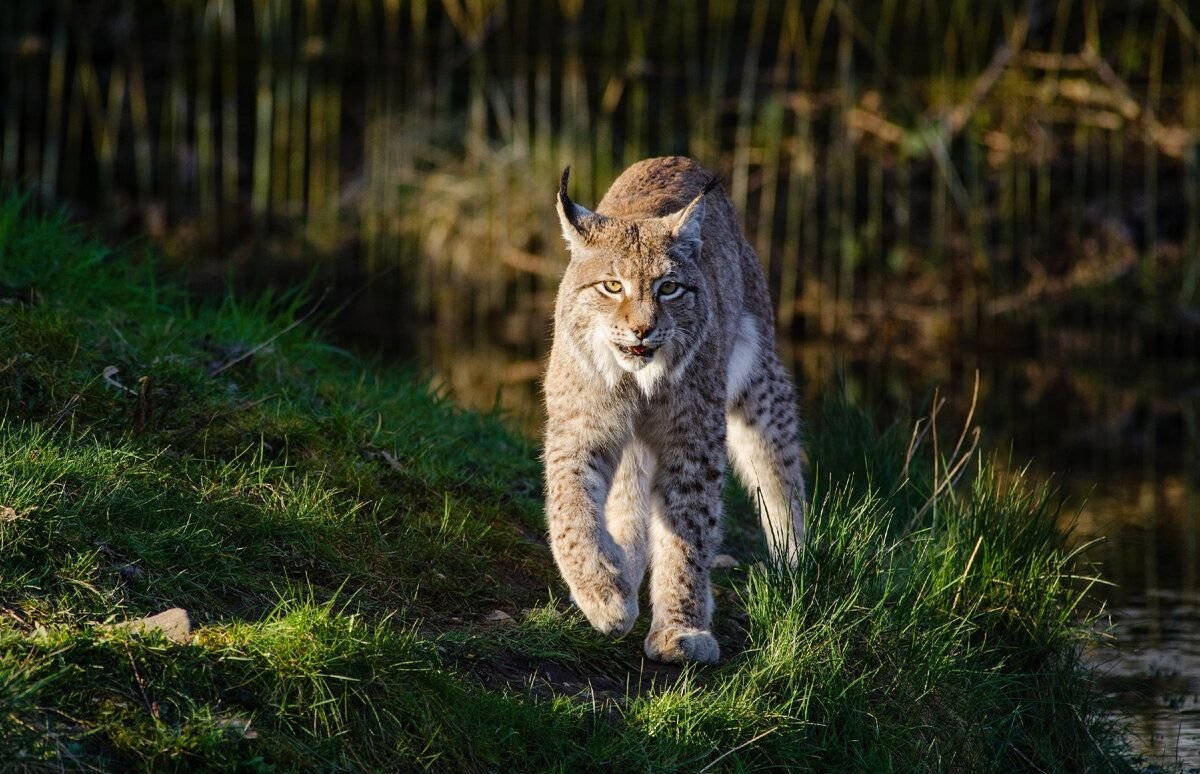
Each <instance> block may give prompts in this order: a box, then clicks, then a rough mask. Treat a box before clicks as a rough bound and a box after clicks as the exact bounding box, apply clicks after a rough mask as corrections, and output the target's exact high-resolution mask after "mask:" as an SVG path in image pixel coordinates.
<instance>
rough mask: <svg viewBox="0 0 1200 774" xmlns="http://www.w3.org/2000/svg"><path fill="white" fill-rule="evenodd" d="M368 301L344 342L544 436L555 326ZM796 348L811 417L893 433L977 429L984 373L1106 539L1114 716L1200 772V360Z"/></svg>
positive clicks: (1084, 521)
mask: <svg viewBox="0 0 1200 774" xmlns="http://www.w3.org/2000/svg"><path fill="white" fill-rule="evenodd" d="M364 295H365V296H366V298H364V299H363V300H362V302H361V303H359V304H355V305H353V306H352V307H350V308H348V309H347V311H346V313H345V316H344V317H343V318H341V321H340V323H338V325H337V327H336V330H335V333H336V335H338V336H339V337H340V339H341V340H342V341H344V342H347V343H348V344H350V345H352V346H356V347H358V348H362V347H364V346H365V347H367V348H368V349H371V350H374V351H376V352H378V353H380V354H382V355H383V356H384V357H385V359H387V360H389V361H393V362H408V363H415V364H416V365H418V367H419V368H421V369H422V371H423V372H424V373H425V374H427V375H429V376H431V377H432V378H433V380H434V383H435V384H436V385H438V386H439V387H440V388H442V389H445V390H447V391H448V392H449V394H450V395H452V396H453V398H454V399H455V400H456V401H457V402H459V403H461V404H462V405H464V406H467V407H471V408H475V409H480V410H491V409H493V408H496V407H497V406H498V407H499V408H500V409H501V410H502V411H503V412H504V416H505V418H506V421H507V422H509V423H510V424H511V425H512V426H513V427H515V428H516V429H518V430H519V431H521V432H525V433H527V434H530V435H532V436H535V437H536V436H538V435H539V434H540V432H541V422H542V412H541V406H540V397H539V396H540V377H541V374H542V367H543V362H544V358H545V356H546V354H547V352H548V345H549V340H550V339H549V330H550V329H549V321H548V318H547V316H546V315H535V316H532V317H519V316H513V317H510V318H508V319H507V320H504V321H502V322H501V323H499V324H496V325H490V326H486V327H481V328H479V329H472V328H471V327H469V326H460V327H450V328H446V327H436V326H424V327H416V328H414V327H412V326H411V325H408V324H406V323H405V321H404V320H403V318H402V317H401V316H398V315H397V314H396V313H395V312H393V311H389V307H388V305H387V301H386V294H383V296H384V297H383V298H381V299H372V298H371V294H370V293H366V294H364ZM781 350H782V352H783V355H784V359H785V360H786V361H787V362H788V364H789V366H790V368H791V369H792V371H793V373H794V374H795V376H796V380H797V384H798V387H799V390H800V393H801V398H800V400H801V405H802V408H803V407H805V406H807V407H815V406H817V405H819V403H820V401H821V400H822V399H823V396H825V394H826V393H828V392H830V391H834V390H841V391H844V392H846V393H847V394H848V395H850V396H851V397H852V398H853V399H854V400H855V401H856V402H858V403H860V404H861V405H864V406H868V407H870V409H871V410H872V412H873V414H874V415H875V416H876V417H877V418H878V419H879V420H880V421H882V422H888V421H890V418H892V417H896V416H912V415H914V414H915V413H916V412H918V411H920V410H921V409H922V408H923V407H925V406H928V405H929V402H930V399H931V397H932V393H933V390H934V388H935V387H937V388H938V390H939V394H940V395H942V396H944V397H946V398H947V405H946V408H945V409H944V410H943V413H942V414H941V415H940V416H941V418H942V421H946V422H953V421H954V420H955V419H957V421H962V419H963V417H964V415H965V413H966V411H967V409H968V406H969V402H970V397H971V391H972V385H973V381H974V374H975V371H976V369H978V370H979V373H980V391H979V402H978V406H977V410H976V424H978V425H979V426H980V427H982V428H983V431H984V445H985V446H986V447H988V448H990V449H993V450H1001V451H1007V450H1010V449H1011V459H1012V464H1013V465H1014V466H1022V465H1024V464H1026V462H1028V464H1029V471H1030V473H1031V474H1032V475H1033V477H1034V478H1035V479H1040V480H1050V481H1052V482H1053V483H1054V484H1056V485H1057V486H1058V487H1059V488H1060V490H1061V491H1062V493H1063V494H1064V495H1065V496H1066V497H1067V500H1068V503H1069V504H1070V506H1071V507H1068V508H1066V509H1065V511H1064V513H1065V518H1066V519H1067V520H1066V521H1064V524H1063V528H1064V530H1068V529H1069V530H1071V541H1072V543H1074V544H1075V545H1080V544H1083V543H1088V542H1092V541H1098V542H1096V543H1095V545H1093V546H1092V547H1091V548H1089V549H1088V550H1087V553H1086V554H1085V556H1086V557H1087V558H1088V559H1089V560H1090V561H1092V562H1094V563H1095V565H1096V567H1097V569H1098V570H1099V572H1100V573H1101V575H1102V576H1103V578H1104V579H1105V580H1106V581H1107V582H1109V583H1111V584H1112V585H1100V586H1097V587H1096V589H1095V593H1094V604H1095V605H1097V606H1102V608H1103V611H1104V612H1103V615H1102V616H1101V632H1102V633H1103V635H1104V636H1103V638H1102V640H1101V641H1100V642H1099V643H1098V644H1097V645H1096V646H1094V647H1092V648H1091V649H1089V652H1088V653H1087V657H1088V658H1089V660H1091V661H1092V662H1093V663H1095V664H1096V665H1097V666H1098V667H1099V670H1100V674H1101V676H1102V677H1101V686H1102V688H1103V689H1104V690H1105V692H1106V693H1107V694H1109V695H1110V696H1111V698H1112V712H1113V713H1114V714H1116V715H1122V716H1125V717H1127V718H1128V719H1129V720H1130V723H1129V725H1130V728H1131V730H1132V733H1133V735H1134V736H1133V738H1132V740H1131V741H1132V743H1133V746H1134V748H1135V749H1136V750H1138V751H1139V752H1140V753H1142V754H1143V755H1145V756H1147V757H1148V758H1149V759H1151V760H1165V761H1170V760H1173V759H1176V758H1178V759H1180V760H1182V761H1184V763H1185V765H1191V766H1200V464H1198V460H1200V422H1198V420H1200V388H1198V385H1200V363H1198V362H1196V361H1195V360H1193V361H1190V362H1189V361H1187V360H1180V359H1177V358H1162V359H1157V358H1153V357H1134V356H1128V357H1123V358H1114V357H1112V356H1111V355H1109V356H1102V353H1101V351H1097V350H1089V349H1086V348H1085V349H1080V348H1078V347H1072V348H1069V349H1066V348H1060V349H1058V350H1043V351H1036V352H1030V353H1027V354H1025V355H1023V356H1017V355H1014V354H1012V353H1011V352H1009V353H997V352H988V351H980V350H978V349H975V350H968V349H965V348H962V347H948V348H944V349H942V350H940V351H935V352H916V351H912V350H904V349H902V348H901V349H897V350H894V351H892V352H887V351H878V350H874V349H872V348H870V347H866V346H863V345H855V344H849V343H845V342H842V343H836V342H829V341H820V342H805V341H802V340H791V341H788V340H784V341H782V342H781ZM807 413H808V414H810V415H813V414H815V413H816V412H814V411H812V410H810V411H808V412H807ZM954 429H955V430H956V429H957V428H954Z"/></svg>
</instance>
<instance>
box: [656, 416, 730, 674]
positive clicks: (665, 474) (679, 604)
mask: <svg viewBox="0 0 1200 774" xmlns="http://www.w3.org/2000/svg"><path fill="white" fill-rule="evenodd" d="M714 409H715V411H716V412H719V411H720V409H719V404H718V406H716V407H714ZM721 420H723V417H721V416H720V414H719V413H717V421H714V422H713V423H712V424H713V427H712V428H708V429H709V430H711V432H703V431H701V433H700V435H701V437H700V438H699V439H697V441H696V443H695V444H694V445H693V446H692V448H690V449H687V448H685V449H683V450H680V449H678V448H668V449H667V450H666V451H665V452H664V453H663V455H662V456H660V458H659V465H658V470H657V472H656V475H655V485H654V494H653V497H652V508H651V513H650V601H651V604H652V605H653V608H654V619H653V623H652V624H651V626H650V633H649V634H648V635H647V636H646V644H645V650H646V655H647V656H649V657H650V658H652V659H654V660H656V661H668V662H672V663H678V664H683V663H688V662H699V663H703V664H711V663H714V662H715V661H716V660H717V659H718V658H719V657H720V654H721V651H720V648H719V646H718V645H717V640H716V638H715V637H713V635H712V631H711V628H712V613H713V598H712V582H711V579H710V577H709V566H710V564H711V563H712V557H713V554H714V553H715V552H716V548H717V546H718V545H719V544H720V540H721V506H722V500H721V489H722V484H723V483H724V471H725V447H724V443H723V442H722V441H723V438H722V436H723V435H724V433H723V431H724V427H723V425H724V422H723V421H721Z"/></svg>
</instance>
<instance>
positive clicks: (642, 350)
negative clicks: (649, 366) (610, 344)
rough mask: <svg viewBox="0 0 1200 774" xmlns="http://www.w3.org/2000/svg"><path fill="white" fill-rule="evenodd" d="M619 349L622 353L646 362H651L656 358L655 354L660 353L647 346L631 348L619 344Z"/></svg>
mask: <svg viewBox="0 0 1200 774" xmlns="http://www.w3.org/2000/svg"><path fill="white" fill-rule="evenodd" d="M617 349H619V350H621V352H623V353H624V354H626V355H629V356H630V357H639V358H643V359H645V360H649V359H650V358H652V357H654V353H655V352H657V351H658V350H657V349H656V348H655V347H651V346H648V345H646V344H634V345H633V346H631V347H627V346H625V345H623V344H618V345H617Z"/></svg>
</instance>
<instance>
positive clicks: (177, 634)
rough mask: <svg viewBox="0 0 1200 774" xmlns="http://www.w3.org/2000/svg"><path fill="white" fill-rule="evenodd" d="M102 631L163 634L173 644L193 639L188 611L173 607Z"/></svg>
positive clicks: (109, 625)
mask: <svg viewBox="0 0 1200 774" xmlns="http://www.w3.org/2000/svg"><path fill="white" fill-rule="evenodd" d="M101 628H102V629H112V630H116V629H125V630H128V631H132V632H153V631H157V632H162V635H163V636H164V637H166V638H167V639H168V640H171V641H173V642H187V641H188V640H190V639H191V637H192V622H191V619H189V618H188V614H187V611H186V610H184V609H183V608H182V607H173V608H171V609H170V610H164V611H162V612H161V613H159V614H157V615H152V616H148V617H146V618H137V619H135V620H133V621H122V622H121V623H115V624H108V625H106V626H102V627H101Z"/></svg>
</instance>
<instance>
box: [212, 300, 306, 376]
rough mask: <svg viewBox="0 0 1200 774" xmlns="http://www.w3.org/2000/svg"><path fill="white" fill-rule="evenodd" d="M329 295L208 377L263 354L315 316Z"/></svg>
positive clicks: (219, 367)
mask: <svg viewBox="0 0 1200 774" xmlns="http://www.w3.org/2000/svg"><path fill="white" fill-rule="evenodd" d="M328 295H329V288H326V289H325V292H324V293H322V294H321V297H320V298H318V299H317V303H315V304H313V306H312V308H311V309H309V310H308V311H307V312H305V313H304V314H302V315H300V316H299V317H297V318H296V319H295V320H292V321H291V322H290V323H288V325H287V326H285V327H284V329H283V330H281V331H279V332H278V333H276V334H275V335H274V336H271V337H270V338H269V339H267V340H266V341H262V342H259V343H258V344H255V345H254V346H253V347H251V348H250V349H248V350H246V351H245V352H243V353H242V354H240V355H238V356H237V357H235V358H233V359H231V360H228V361H226V362H225V363H224V364H222V365H220V366H218V367H217V368H215V369H213V370H211V371H209V372H208V375H209V376H216V375H217V374H220V373H222V372H223V371H225V370H227V369H229V368H232V367H233V366H235V365H237V364H238V363H240V362H242V361H243V360H245V359H246V358H248V357H251V356H253V355H254V354H256V353H258V352H261V351H262V350H263V349H264V348H265V347H269V346H271V344H273V343H274V342H275V341H276V340H277V339H278V338H279V337H280V336H282V335H284V334H285V333H287V332H288V331H290V330H292V329H293V328H295V327H296V326H297V325H299V324H300V323H302V322H304V321H305V320H307V319H308V318H309V317H312V316H313V313H314V312H316V311H317V309H319V308H320V307H321V303H322V302H324V301H325V297H326V296H328Z"/></svg>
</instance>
